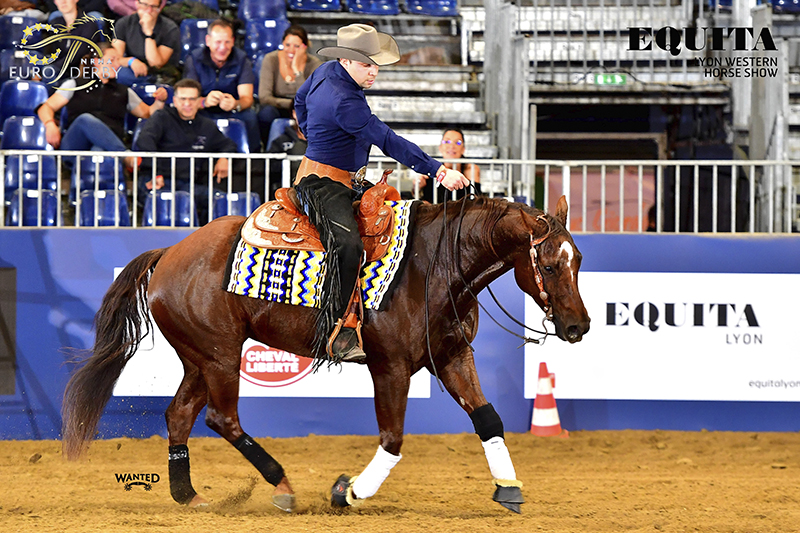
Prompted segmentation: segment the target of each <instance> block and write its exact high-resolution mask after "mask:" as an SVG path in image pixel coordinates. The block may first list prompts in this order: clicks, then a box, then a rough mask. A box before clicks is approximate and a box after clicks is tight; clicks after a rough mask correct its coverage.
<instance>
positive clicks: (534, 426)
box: [531, 363, 569, 438]
mask: <svg viewBox="0 0 800 533" xmlns="http://www.w3.org/2000/svg"><path fill="white" fill-rule="evenodd" d="M555 386H556V375H555V374H551V373H549V372H548V371H547V364H546V363H539V385H538V387H537V389H536V399H535V400H533V417H532V419H531V433H533V434H534V435H536V436H538V437H562V438H565V437H568V436H569V431H567V430H566V429H561V421H560V420H559V418H558V408H557V407H556V399H555V398H554V397H553V388H554V387H555Z"/></svg>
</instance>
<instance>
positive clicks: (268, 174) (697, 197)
mask: <svg viewBox="0 0 800 533" xmlns="http://www.w3.org/2000/svg"><path fill="white" fill-rule="evenodd" d="M76 156H78V157H76ZM131 156H138V157H141V158H143V160H145V165H143V166H146V165H147V162H148V161H149V162H150V163H151V165H152V168H153V170H151V171H149V173H147V174H146V175H145V174H143V173H142V171H141V170H140V169H139V167H135V168H133V169H132V170H123V165H122V162H123V160H124V158H126V157H128V158H129V157H131ZM216 158H224V159H227V160H228V168H229V174H230V177H229V178H227V179H222V180H220V181H219V182H218V181H217V179H216V177H215V176H214V175H213V167H214V161H215V159H216ZM157 159H159V160H164V161H165V162H166V165H167V168H169V170H170V171H169V172H161V174H162V175H163V176H164V177H165V178H169V177H170V176H171V175H174V174H176V175H178V178H179V180H169V179H168V181H167V185H166V186H165V187H164V188H163V189H162V190H161V191H160V192H159V194H158V196H159V197H158V198H156V193H155V192H154V191H152V190H149V189H146V188H143V187H142V186H140V184H141V183H146V182H148V181H151V180H153V179H154V178H155V177H156V176H157V175H158V171H157V170H156V163H155V162H156V160H157ZM299 159H300V158H299V157H297V156H294V157H292V156H290V157H287V156H284V155H282V154H251V155H241V154H204V155H203V156H202V157H201V156H193V155H192V154H184V153H142V152H135V153H134V152H66V151H20V150H5V151H0V176H2V177H3V179H2V181H0V197H2V198H3V202H0V227H2V228H13V227H31V226H36V227H51V226H55V227H76V226H80V227H86V226H90V227H98V226H130V227H134V228H135V227H142V226H166V227H176V226H189V227H197V226H200V225H202V224H203V223H205V221H206V220H207V219H208V215H209V214H210V217H211V218H215V217H216V216H220V215H221V214H224V213H231V212H233V213H236V214H238V213H242V212H251V211H252V210H253V209H254V208H255V207H256V205H255V204H256V202H257V201H258V200H261V201H263V200H265V199H267V197H269V198H271V195H272V192H273V191H274V190H275V189H277V188H278V187H281V186H288V185H289V184H290V183H291V182H292V180H293V174H292V164H293V163H295V164H296V162H297V161H298V160H299ZM187 160H188V173H186V172H179V171H178V170H177V169H178V168H180V165H181V164H182V161H183V162H186V161H187ZM115 161H116V163H117V164H115V163H114V162H115ZM459 162H464V163H468V162H472V163H476V164H478V165H479V166H480V168H481V188H482V191H483V193H484V194H485V195H487V196H492V197H496V196H502V197H506V198H509V199H513V200H515V201H521V202H525V203H529V204H531V205H536V206H537V207H540V208H541V207H544V208H545V209H553V208H554V207H555V203H556V201H557V200H558V197H560V196H561V195H562V194H564V195H566V196H567V199H568V200H569V204H570V230H571V231H573V232H601V233H612V232H613V233H618V232H633V233H640V232H646V231H655V232H674V231H676V229H677V231H679V232H695V233H699V232H712V233H721V232H732V233H789V232H792V231H797V229H798V217H799V216H800V213H799V212H798V209H797V201H796V200H797V190H796V187H795V186H794V182H795V176H800V162H797V161H794V162H793V161H675V160H670V161H665V160H652V161H644V160H643V161H634V160H630V161H623V160H609V161H594V160H586V161H545V160H536V161H533V160H530V161H527V160H510V159H509V160H500V159H493V160H486V159H462V160H459ZM270 167H272V169H270ZM70 168H71V170H70ZM385 168H391V169H393V170H394V171H395V172H394V173H393V174H392V175H391V176H390V179H389V181H390V183H391V184H392V185H393V186H394V187H396V188H397V189H398V190H400V191H401V192H402V193H403V194H404V196H405V197H407V198H412V197H418V195H419V187H418V184H417V182H416V179H415V178H416V174H415V173H414V172H412V171H410V170H408V169H407V168H405V167H402V166H401V165H399V164H398V163H396V162H395V161H393V160H391V159H388V158H373V159H372V161H371V164H370V169H369V171H368V175H367V177H368V179H370V181H373V182H374V181H376V180H377V179H378V178H379V177H380V175H381V174H382V172H383V170H384V169H385ZM72 175H75V176H81V178H80V179H73V178H72V177H71V176H72ZM181 179H182V180H183V183H184V184H185V185H186V188H187V191H186V192H180V189H181V186H180V185H179V184H178V183H177V182H178V181H180V180H181ZM209 190H210V191H214V193H213V194H208V193H207V192H206V191H209ZM115 191H119V192H118V193H117V194H115ZM164 193H166V195H165V194H164ZM252 193H257V194H258V195H259V196H258V200H256V199H255V196H253V195H252ZM442 194H444V195H446V194H449V193H447V192H446V191H445V190H444V189H441V188H440V189H438V190H436V191H435V196H436V198H435V199H436V200H438V199H440V198H439V197H440V195H442ZM181 195H182V197H183V198H185V200H186V202H187V204H188V209H187V212H188V215H187V216H184V217H183V218H181V217H180V216H179V215H180V213H179V211H180V210H181V206H180V205H179V202H178V199H179V197H181ZM148 204H149V207H148ZM154 205H155V206H156V207H155V208H154V207H153V206H154ZM104 208H105V209H107V211H104ZM148 209H149V211H148ZM159 209H161V211H159ZM104 212H110V213H111V214H110V215H105V216H101V215H102V214H103V213H104ZM148 213H149V214H148ZM159 217H160V218H161V219H159Z"/></svg>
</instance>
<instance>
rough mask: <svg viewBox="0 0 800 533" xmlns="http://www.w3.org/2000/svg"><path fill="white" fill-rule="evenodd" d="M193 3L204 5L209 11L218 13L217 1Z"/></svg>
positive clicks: (200, 0) (203, 0) (207, 0)
mask: <svg viewBox="0 0 800 533" xmlns="http://www.w3.org/2000/svg"><path fill="white" fill-rule="evenodd" d="M195 1H196V2H200V3H201V4H204V5H205V6H206V7H207V8H209V9H213V10H214V11H219V2H218V1H217V0H195Z"/></svg>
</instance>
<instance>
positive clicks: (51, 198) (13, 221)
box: [6, 189, 58, 226]
mask: <svg viewBox="0 0 800 533" xmlns="http://www.w3.org/2000/svg"><path fill="white" fill-rule="evenodd" d="M19 193H20V191H15V192H14V194H13V195H12V196H11V204H10V205H9V206H8V211H7V212H6V226H20V225H22V226H40V225H41V226H55V225H56V224H57V223H58V197H57V196H56V193H55V192H54V191H41V193H40V192H39V191H34V190H30V189H28V190H24V191H22V202H21V205H20V201H19V198H20V194H19ZM40 200H41V203H42V215H41V224H40V223H39V222H40V220H39V201H40Z"/></svg>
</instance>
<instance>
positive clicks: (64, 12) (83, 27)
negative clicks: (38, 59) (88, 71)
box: [44, 0, 104, 84]
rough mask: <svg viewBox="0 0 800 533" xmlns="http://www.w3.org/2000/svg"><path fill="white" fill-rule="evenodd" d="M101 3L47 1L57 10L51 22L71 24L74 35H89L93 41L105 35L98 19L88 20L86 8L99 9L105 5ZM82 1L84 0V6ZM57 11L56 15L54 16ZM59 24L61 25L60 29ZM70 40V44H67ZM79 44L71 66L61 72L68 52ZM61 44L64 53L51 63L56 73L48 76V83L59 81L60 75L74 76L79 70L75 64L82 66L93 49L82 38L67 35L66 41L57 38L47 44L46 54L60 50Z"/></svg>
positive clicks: (70, 32)
mask: <svg viewBox="0 0 800 533" xmlns="http://www.w3.org/2000/svg"><path fill="white" fill-rule="evenodd" d="M99 3H100V4H101V5H100V6H98V5H96V4H97V2H96V1H89V2H84V1H78V0H54V2H53V1H50V2H48V3H47V6H48V7H51V6H52V9H54V12H53V13H51V15H50V24H51V25H52V26H55V27H60V28H64V29H67V28H69V30H68V31H69V34H70V35H74V36H76V37H84V38H86V39H89V40H90V41H94V42H95V43H99V42H100V41H102V40H103V39H102V38H101V35H100V28H99V27H98V25H97V22H95V21H94V20H86V19H85V17H86V15H87V13H86V9H87V8H91V9H92V10H97V8H98V7H100V8H101V9H102V4H104V2H103V1H102V0H100V2H99ZM81 4H84V5H83V6H82V5H81ZM97 14H98V13H95V14H94V15H93V16H96V15H97ZM53 15H55V16H53ZM76 22H77V24H76ZM60 28H59V29H60ZM65 43H66V46H65ZM73 47H75V48H76V49H77V50H76V52H75V55H74V57H73V59H72V61H70V63H69V64H68V65H67V70H66V71H64V73H63V74H61V72H62V69H63V67H64V63H65V61H66V58H67V55H68V54H69V53H70V52H71V50H72V48H73ZM57 48H61V49H62V50H61V53H60V54H59V56H58V59H56V60H55V61H54V62H52V63H51V64H50V66H51V67H52V68H53V70H54V72H55V74H54V76H53V77H52V78H51V79H44V82H45V83H50V84H55V83H57V82H58V80H59V79H61V80H66V79H68V78H70V77H74V74H73V72H77V70H73V67H74V68H76V69H80V67H81V66H83V65H81V61H82V60H83V56H85V55H86V54H88V53H90V52H91V50H90V47H89V45H88V44H86V43H83V42H81V41H77V40H74V39H67V40H62V41H57V42H55V43H52V44H51V45H50V46H48V47H47V49H46V52H45V55H50V54H52V53H54V52H55V51H56V49H57Z"/></svg>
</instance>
